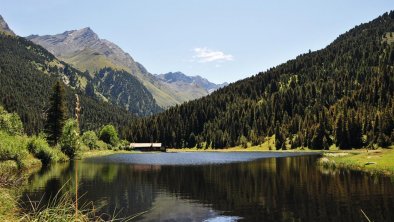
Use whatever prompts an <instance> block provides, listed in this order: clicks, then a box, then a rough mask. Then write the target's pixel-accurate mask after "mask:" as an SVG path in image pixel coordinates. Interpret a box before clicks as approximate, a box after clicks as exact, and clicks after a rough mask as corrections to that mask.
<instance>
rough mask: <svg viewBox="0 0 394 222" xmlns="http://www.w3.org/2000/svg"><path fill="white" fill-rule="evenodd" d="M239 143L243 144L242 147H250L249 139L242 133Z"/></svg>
mask: <svg viewBox="0 0 394 222" xmlns="http://www.w3.org/2000/svg"><path fill="white" fill-rule="evenodd" d="M239 144H240V145H241V146H242V148H248V139H247V138H246V137H245V136H244V135H242V136H241V137H240V138H239Z"/></svg>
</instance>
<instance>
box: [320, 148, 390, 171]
mask: <svg viewBox="0 0 394 222" xmlns="http://www.w3.org/2000/svg"><path fill="white" fill-rule="evenodd" d="M319 164H320V165H321V166H323V167H327V168H341V169H351V170H357V171H363V172H367V173H372V174H383V175H390V176H393V175H394V149H393V147H390V148H389V149H382V148H379V149H376V150H368V149H358V150H337V151H324V154H323V157H322V158H320V160H319Z"/></svg>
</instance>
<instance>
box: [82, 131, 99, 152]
mask: <svg viewBox="0 0 394 222" xmlns="http://www.w3.org/2000/svg"><path fill="white" fill-rule="evenodd" d="M97 141H98V137H97V135H96V133H95V132H93V131H86V132H84V133H83V135H82V142H83V144H85V145H86V146H88V147H89V149H91V150H93V149H97V148H98V147H97Z"/></svg>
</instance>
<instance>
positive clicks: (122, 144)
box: [118, 140, 130, 150]
mask: <svg viewBox="0 0 394 222" xmlns="http://www.w3.org/2000/svg"><path fill="white" fill-rule="evenodd" d="M129 146H130V142H129V141H127V140H121V141H120V142H119V145H118V147H119V149H120V150H130V149H129Z"/></svg>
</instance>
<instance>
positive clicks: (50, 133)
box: [45, 81, 67, 145]
mask: <svg viewBox="0 0 394 222" xmlns="http://www.w3.org/2000/svg"><path fill="white" fill-rule="evenodd" d="M66 118H67V109H66V104H65V99H64V86H63V85H62V83H61V82H60V81H57V82H56V83H55V85H54V86H53V94H52V96H51V98H50V107H49V110H48V113H47V120H46V124H45V133H46V134H47V140H48V142H49V143H50V144H51V145H56V144H57V143H58V142H59V139H60V136H61V134H62V129H63V126H64V122H65V120H66Z"/></svg>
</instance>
